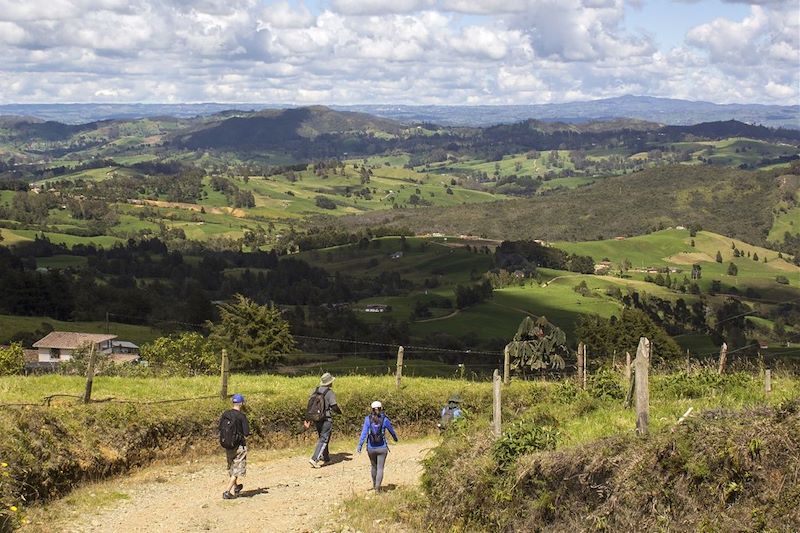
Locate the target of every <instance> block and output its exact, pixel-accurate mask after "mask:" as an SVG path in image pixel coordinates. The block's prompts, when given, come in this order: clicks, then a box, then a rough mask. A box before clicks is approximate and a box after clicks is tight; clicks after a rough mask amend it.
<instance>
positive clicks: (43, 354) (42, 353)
mask: <svg viewBox="0 0 800 533" xmlns="http://www.w3.org/2000/svg"><path fill="white" fill-rule="evenodd" d="M59 352H60V357H51V356H50V348H39V362H40V363H60V362H61V361H69V360H70V359H72V350H66V349H61V350H59Z"/></svg>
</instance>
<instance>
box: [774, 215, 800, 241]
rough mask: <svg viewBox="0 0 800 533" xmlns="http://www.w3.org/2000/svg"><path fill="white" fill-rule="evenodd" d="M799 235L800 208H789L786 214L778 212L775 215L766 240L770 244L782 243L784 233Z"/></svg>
mask: <svg viewBox="0 0 800 533" xmlns="http://www.w3.org/2000/svg"><path fill="white" fill-rule="evenodd" d="M787 232H788V233H800V207H789V208H788V209H786V212H785V213H784V212H783V211H779V212H778V213H776V214H775V221H774V222H773V224H772V228H771V229H770V230H769V235H768V236H767V240H768V241H770V242H777V243H780V242H783V238H784V235H785V234H786V233H787Z"/></svg>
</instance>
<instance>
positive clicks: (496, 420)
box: [492, 369, 503, 437]
mask: <svg viewBox="0 0 800 533" xmlns="http://www.w3.org/2000/svg"><path fill="white" fill-rule="evenodd" d="M492 385H493V388H494V394H493V402H492V426H493V429H494V436H495V437H500V435H502V434H503V428H502V422H501V420H500V419H501V417H502V410H501V403H500V371H499V370H497V369H495V370H494V374H493V375H492Z"/></svg>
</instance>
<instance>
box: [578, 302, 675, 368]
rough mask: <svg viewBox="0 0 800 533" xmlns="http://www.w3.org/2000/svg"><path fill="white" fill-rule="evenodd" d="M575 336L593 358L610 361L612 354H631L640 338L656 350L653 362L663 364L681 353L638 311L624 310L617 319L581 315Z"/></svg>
mask: <svg viewBox="0 0 800 533" xmlns="http://www.w3.org/2000/svg"><path fill="white" fill-rule="evenodd" d="M575 334H576V335H577V337H578V338H579V339H581V340H582V341H583V342H585V343H586V344H587V345H588V346H589V347H590V349H591V351H592V354H593V355H592V357H593V358H594V359H600V360H605V361H610V360H611V357H612V354H613V353H614V351H616V352H617V353H618V354H624V353H625V351H630V352H633V351H635V350H636V346H637V345H638V343H639V337H647V338H648V339H650V341H651V342H652V343H653V346H654V347H655V349H654V353H653V363H655V364H662V363H665V362H667V361H671V360H674V359H677V358H679V357H680V356H681V353H682V350H681V348H680V346H678V343H676V342H675V340H674V339H673V338H672V337H670V336H669V335H668V334H667V332H666V331H665V330H664V329H663V328H662V327H661V326H659V325H658V324H656V323H655V322H654V321H653V320H652V319H651V318H650V317H649V316H647V314H646V313H644V312H643V311H640V310H638V309H623V310H622V314H621V315H620V316H619V317H615V316H612V317H611V318H610V319H609V318H601V317H599V316H596V315H591V316H583V317H581V319H580V322H579V323H578V327H577V328H576V330H575Z"/></svg>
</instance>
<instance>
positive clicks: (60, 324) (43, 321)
mask: <svg viewBox="0 0 800 533" xmlns="http://www.w3.org/2000/svg"><path fill="white" fill-rule="evenodd" d="M46 326H49V327H52V329H53V330H55V331H76V332H79V333H105V331H106V323H105V322H100V321H98V322H65V321H63V320H55V319H52V318H49V317H43V316H14V315H0V342H8V341H9V339H11V338H13V337H14V336H16V335H18V334H20V333H25V332H29V333H30V332H35V331H40V330H43V329H44V330H47V329H49V328H48V327H46ZM108 331H109V332H110V333H111V334H112V335H117V337H118V338H119V340H127V341H131V342H134V343H136V344H139V345H141V344H144V343H145V342H150V341H152V340H153V339H155V338H156V337H160V336H161V335H162V334H163V333H162V332H161V331H160V330H157V329H154V328H151V327H148V326H137V325H133V324H122V323H118V322H109V327H108Z"/></svg>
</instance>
